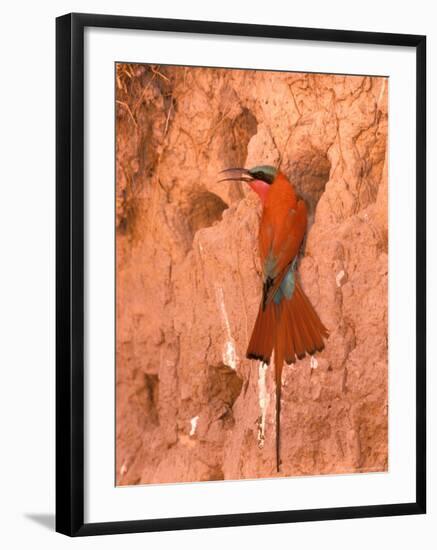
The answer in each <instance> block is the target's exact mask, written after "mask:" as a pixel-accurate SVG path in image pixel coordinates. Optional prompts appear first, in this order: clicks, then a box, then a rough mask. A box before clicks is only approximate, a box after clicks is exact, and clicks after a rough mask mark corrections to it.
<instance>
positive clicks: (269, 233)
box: [259, 200, 307, 305]
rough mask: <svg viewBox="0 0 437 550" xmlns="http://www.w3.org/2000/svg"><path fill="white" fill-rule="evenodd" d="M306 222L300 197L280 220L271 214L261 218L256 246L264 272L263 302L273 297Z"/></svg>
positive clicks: (299, 243)
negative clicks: (258, 247)
mask: <svg viewBox="0 0 437 550" xmlns="http://www.w3.org/2000/svg"><path fill="white" fill-rule="evenodd" d="M269 218H270V219H269ZM306 225H307V210H306V206H305V203H304V202H303V201H302V200H299V201H298V202H297V205H296V208H290V210H289V212H288V213H287V215H286V216H285V217H284V219H283V220H278V219H274V217H272V216H271V215H270V216H267V217H266V219H265V220H262V223H261V229H260V234H259V246H260V255H261V261H262V266H263V274H264V288H263V303H264V305H265V304H266V303H267V302H269V301H270V300H271V299H272V298H273V296H274V295H275V293H276V291H277V290H278V288H279V286H280V285H281V282H282V279H283V278H284V277H285V275H286V273H287V271H288V269H289V267H290V264H291V262H292V261H293V260H294V258H295V257H296V256H297V253H298V252H299V247H300V245H301V243H302V240H303V238H304V235H305V230H306Z"/></svg>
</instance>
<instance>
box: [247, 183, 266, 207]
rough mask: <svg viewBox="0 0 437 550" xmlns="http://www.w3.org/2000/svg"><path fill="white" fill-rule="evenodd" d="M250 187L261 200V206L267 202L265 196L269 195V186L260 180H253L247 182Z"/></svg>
mask: <svg viewBox="0 0 437 550" xmlns="http://www.w3.org/2000/svg"><path fill="white" fill-rule="evenodd" d="M249 185H250V187H251V188H252V189H253V190H254V191H255V193H256V194H257V195H258V196H259V198H260V199H261V202H262V203H263V205H264V204H265V202H266V200H267V195H268V194H269V189H270V185H269V184H268V183H266V182H265V181H262V180H253V181H250V182H249Z"/></svg>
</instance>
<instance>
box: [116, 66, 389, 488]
mask: <svg viewBox="0 0 437 550" xmlns="http://www.w3.org/2000/svg"><path fill="white" fill-rule="evenodd" d="M387 86H388V81H387V80H386V79H383V78H369V77H344V76H331V75H313V74H299V73H269V72H255V71H224V70H214V69H193V68H176V67H163V66H159V67H158V66H147V65H144V66H141V65H119V66H118V68H117V86H116V89H117V117H116V123H117V196H116V199H117V212H116V223H117V372H116V376H117V424H116V430H117V482H118V483H119V484H123V485H124V484H134V483H157V482H174V481H195V480H219V479H235V478H253V477H266V476H269V477H270V476H275V475H277V474H276V473H275V453H274V449H275V447H274V445H275V436H274V433H275V432H274V427H275V424H274V405H275V399H274V380H273V372H272V369H269V368H266V367H263V366H261V365H260V364H259V363H257V362H255V361H248V360H246V359H245V351H246V347H247V343H248V339H249V337H250V333H251V330H252V327H253V323H254V320H255V316H256V313H257V309H258V304H259V300H260V295H261V278H260V273H261V270H260V263H259V259H258V252H257V227H258V220H259V215H260V206H259V204H258V199H257V197H256V195H254V194H253V193H252V192H251V191H250V190H248V189H247V188H245V187H244V184H240V183H217V179H218V178H217V173H218V172H219V170H221V169H223V168H226V167H230V166H252V165H256V164H266V163H270V164H277V163H278V162H281V168H282V170H283V171H284V172H285V173H286V174H287V175H288V176H289V177H290V178H291V179H292V180H293V182H294V184H295V185H296V187H297V188H298V190H299V192H300V193H301V194H302V195H303V196H304V197H305V199H306V201H307V204H308V207H309V209H310V214H311V215H310V228H309V231H308V236H307V240H306V244H305V253H304V257H303V258H302V259H301V261H300V266H299V273H300V277H301V281H302V284H303V287H304V289H305V291H306V293H307V294H308V296H309V297H310V299H311V301H312V303H313V304H314V306H315V307H316V309H317V311H318V313H319V315H320V317H321V319H322V320H323V322H324V324H325V325H326V326H327V327H328V328H329V330H330V331H331V336H330V338H329V340H328V343H327V347H326V350H325V351H324V352H323V353H321V354H319V355H317V356H316V357H314V358H312V359H311V358H307V359H305V360H303V361H300V362H298V363H297V364H295V365H293V366H287V367H285V369H284V374H283V401H282V429H281V432H282V443H281V445H282V450H281V458H282V471H281V474H280V475H305V474H319V473H341V472H361V471H374V470H384V469H386V468H387V456H388V450H387V277H388V274H387V269H388V262H387V253H388V250H387V246H388V243H387V164H386V142H387V91H388V90H387Z"/></svg>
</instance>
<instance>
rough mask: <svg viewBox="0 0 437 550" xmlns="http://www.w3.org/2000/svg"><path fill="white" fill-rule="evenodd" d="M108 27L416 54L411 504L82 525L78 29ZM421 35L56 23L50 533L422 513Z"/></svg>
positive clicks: (140, 22) (127, 20)
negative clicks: (400, 49)
mask: <svg viewBox="0 0 437 550" xmlns="http://www.w3.org/2000/svg"><path fill="white" fill-rule="evenodd" d="M85 27H106V28H114V29H115V28H117V29H137V30H138V29H140V30H156V31H171V32H180V33H200V34H213V35H237V36H246V37H264V38H282V39H294V40H296V39H297V40H312V41H322V42H342V43H349V44H354V43H360V44H377V45H387V46H403V47H408V48H414V49H415V51H416V67H417V69H416V124H417V127H416V201H417V202H416V230H417V233H416V300H417V301H416V327H417V333H416V342H417V345H416V367H415V368H416V438H417V439H416V500H415V501H414V502H405V503H397V504H386V505H370V506H354V507H342V508H326V509H312V510H294V511H271V512H262V513H243V514H227V515H216V516H197V517H176V518H163V519H144V520H140V521H116V522H107V523H84V29H85ZM425 119H426V37H425V36H418V35H406V34H388V33H373V32H357V31H345V30H325V29H312V28H296V27H282V26H267V25H250V24H241V23H238V24H237V23H222V22H220V23H219V22H207V21H185V20H173V19H153V18H144V17H124V16H114V15H95V14H68V15H64V16H62V17H59V18H57V20H56V135H57V140H56V143H57V145H56V210H57V213H56V230H57V235H56V277H57V283H56V530H57V531H58V532H60V533H64V534H66V535H69V536H85V535H102V534H116V533H133V532H145V531H163V530H177V529H199V528H207V527H225V526H241V525H260V524H274V523H288V522H298V521H321V520H332V519H347V518H365V517H380V516H394V515H409V514H424V513H425V512H426V415H425V413H426V403H425V396H426V372H425V365H426V233H425V231H426V208H425V205H426V203H425V201H426V189H425V182H426V126H425V124H426V120H425Z"/></svg>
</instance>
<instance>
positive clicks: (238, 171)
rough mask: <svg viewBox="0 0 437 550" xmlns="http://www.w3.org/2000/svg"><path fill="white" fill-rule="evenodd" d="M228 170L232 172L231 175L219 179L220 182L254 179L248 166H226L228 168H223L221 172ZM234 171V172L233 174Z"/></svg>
mask: <svg viewBox="0 0 437 550" xmlns="http://www.w3.org/2000/svg"><path fill="white" fill-rule="evenodd" d="M226 172H229V173H231V177H229V178H222V179H221V180H218V183H220V182H221V181H245V182H249V181H252V180H253V178H252V176H251V175H250V172H249V170H247V169H246V168H226V170H221V172H219V173H220V174H223V173H226ZM232 173H233V175H232Z"/></svg>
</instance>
